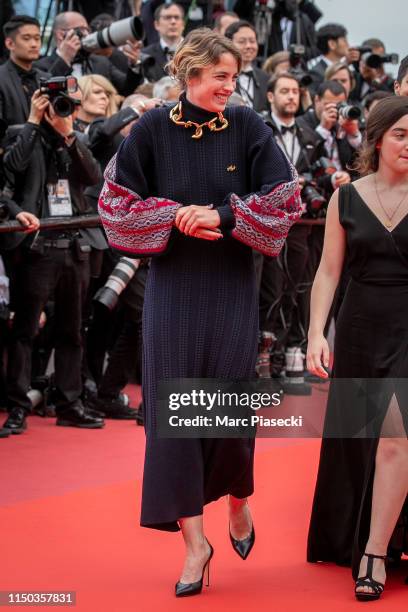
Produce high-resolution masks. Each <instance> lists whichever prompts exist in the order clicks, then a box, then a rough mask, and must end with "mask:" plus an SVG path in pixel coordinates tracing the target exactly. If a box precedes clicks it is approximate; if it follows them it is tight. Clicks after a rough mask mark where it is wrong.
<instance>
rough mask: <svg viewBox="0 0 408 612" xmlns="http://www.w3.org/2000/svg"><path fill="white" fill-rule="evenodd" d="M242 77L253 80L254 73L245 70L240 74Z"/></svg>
mask: <svg viewBox="0 0 408 612" xmlns="http://www.w3.org/2000/svg"><path fill="white" fill-rule="evenodd" d="M241 75H242V76H247V77H248V79H253V78H254V71H253V70H245V72H241Z"/></svg>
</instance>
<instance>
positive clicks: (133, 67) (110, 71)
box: [36, 12, 143, 96]
mask: <svg viewBox="0 0 408 612" xmlns="http://www.w3.org/2000/svg"><path fill="white" fill-rule="evenodd" d="M88 34H90V28H89V25H88V22H87V21H86V19H85V17H83V16H82V15H81V14H80V13H74V12H65V13H60V14H59V15H57V16H56V17H55V20H54V28H53V35H54V40H55V43H56V45H57V47H56V49H55V50H54V51H53V52H52V54H51V55H50V56H47V57H43V58H42V59H40V60H39V61H38V62H36V66H37V67H38V68H40V69H42V70H47V71H48V72H50V73H51V74H52V75H53V76H67V75H70V74H72V75H74V76H76V77H80V76H83V75H85V74H101V75H102V76H104V77H106V78H107V79H108V80H109V81H111V82H112V84H113V85H114V86H115V87H116V89H117V90H118V92H119V93H120V94H121V95H123V96H127V95H129V94H131V93H133V91H134V90H135V89H136V87H137V86H138V85H140V83H142V82H143V75H142V74H141V71H140V65H139V59H140V49H141V43H140V42H133V43H132V42H131V41H128V44H127V45H126V48H124V49H123V53H124V54H125V55H126V57H127V58H128V63H129V65H128V69H127V71H126V72H122V71H120V70H118V69H117V68H116V66H114V64H113V63H112V62H110V61H109V59H108V58H106V57H102V56H100V55H96V54H95V53H90V54H89V53H88V52H86V51H84V50H83V49H81V39H82V38H83V37H84V36H87V35H88Z"/></svg>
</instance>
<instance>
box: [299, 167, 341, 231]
mask: <svg viewBox="0 0 408 612" xmlns="http://www.w3.org/2000/svg"><path fill="white" fill-rule="evenodd" d="M334 172H336V167H335V166H333V164H332V162H331V161H330V159H329V158H328V157H319V159H317V160H316V161H315V162H314V164H312V165H311V166H310V168H309V172H303V173H302V176H303V177H304V179H305V181H306V182H305V185H304V186H303V189H302V194H301V196H302V202H304V203H305V205H306V212H307V214H308V216H309V217H311V218H312V219H316V218H317V217H322V216H324V213H325V210H326V205H327V200H326V198H325V197H324V196H323V195H322V194H321V193H320V192H319V191H318V189H317V188H316V179H319V178H320V177H322V176H324V175H326V174H328V175H331V174H334Z"/></svg>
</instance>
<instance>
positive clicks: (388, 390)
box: [307, 98, 408, 600]
mask: <svg viewBox="0 0 408 612" xmlns="http://www.w3.org/2000/svg"><path fill="white" fill-rule="evenodd" d="M360 171H361V174H363V175H365V176H364V177H363V178H362V179H359V180H358V181H356V182H355V183H354V184H352V185H346V186H344V187H341V188H340V191H339V192H336V193H335V194H334V195H333V198H332V201H331V202H330V205H329V210H328V216H327V221H326V233H325V245H324V250H323V255H322V261H321V264H320V267H319V270H318V272H317V275H316V279H315V282H314V285H313V291H312V302H311V322H310V329H309V346H308V357H307V359H308V367H309V369H310V370H312V371H314V372H315V373H316V374H319V375H320V376H322V377H325V376H327V373H326V369H327V367H328V365H329V347H328V344H327V342H326V340H325V339H324V337H323V329H324V325H325V323H326V317H327V315H328V312H329V308H330V304H331V301H332V299H333V295H334V291H335V289H336V286H337V283H338V280H339V277H340V274H341V270H342V266H343V261H344V259H345V257H347V264H348V270H349V272H350V276H351V280H350V282H349V285H348V287H347V291H346V294H345V297H344V300H343V303H342V305H341V308H340V312H339V315H338V319H337V321H336V338H335V347H334V365H333V378H334V380H333V381H332V384H331V389H330V393H329V401H328V409H327V414H326V424H325V436H327V437H325V439H324V440H323V443H322V449H321V456H320V465H319V473H318V478H317V485H316V491H315V497H314V503H313V510H312V517H311V524H310V531H309V540H308V560H309V561H335V562H337V563H339V564H350V563H352V566H353V575H354V577H355V578H357V582H356V589H355V592H356V597H357V598H358V599H359V600H372V599H378V598H379V596H380V595H381V593H382V590H383V585H384V582H385V568H384V560H385V555H387V549H388V547H389V545H390V541H391V536H392V534H393V532H394V533H395V528H396V526H397V525H399V524H400V523H401V522H402V523H403V521H404V520H405V521H406V520H407V518H408V513H407V493H408V441H407V431H408V388H407V384H406V379H407V378H408V99H407V98H389V99H386V100H383V101H380V102H379V104H378V105H377V106H376V107H375V108H374V109H373V111H372V113H371V114H370V117H369V120H368V125H367V134H366V142H365V144H364V146H363V149H362V151H361V154H360ZM340 379H358V380H357V381H350V382H349V381H347V382H346V381H341V380H340ZM357 383H358V384H357ZM340 436H343V437H340ZM353 436H354V437H353ZM359 436H360V437H359ZM393 546H394V547H396V546H397V544H394V543H393ZM400 552H401V551H400Z"/></svg>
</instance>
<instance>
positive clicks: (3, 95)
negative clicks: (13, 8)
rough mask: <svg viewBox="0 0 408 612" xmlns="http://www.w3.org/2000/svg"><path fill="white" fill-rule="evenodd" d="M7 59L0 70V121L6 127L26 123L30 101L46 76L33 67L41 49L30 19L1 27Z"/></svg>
mask: <svg viewBox="0 0 408 612" xmlns="http://www.w3.org/2000/svg"><path fill="white" fill-rule="evenodd" d="M4 34H5V44H6V47H7V49H8V50H9V53H10V58H9V59H8V60H7V61H6V62H5V63H4V64H3V65H2V66H0V117H1V118H2V119H3V120H4V121H5V122H6V123H7V124H8V125H13V124H21V123H25V121H26V120H27V117H28V114H29V110H30V101H31V97H32V95H33V93H34V91H35V90H36V89H38V87H39V83H40V78H41V77H47V76H49V75H47V73H45V72H42V71H41V70H39V69H38V68H35V67H33V62H34V61H35V60H36V59H38V57H39V55H40V48H41V33H40V24H39V22H38V21H37V20H36V19H34V18H33V17H28V16H26V15H16V16H14V17H12V18H11V19H10V20H9V21H8V22H7V23H6V24H5V25H4Z"/></svg>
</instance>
